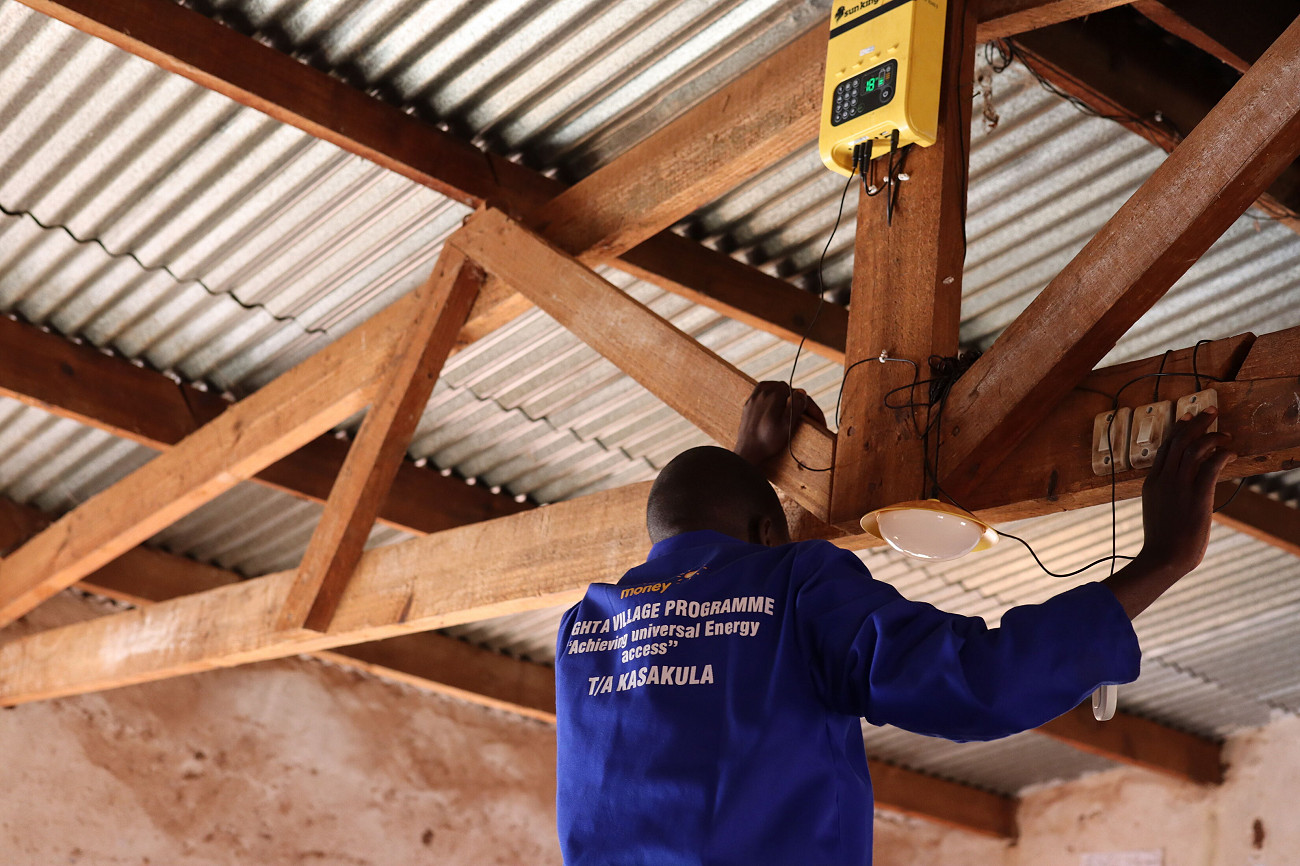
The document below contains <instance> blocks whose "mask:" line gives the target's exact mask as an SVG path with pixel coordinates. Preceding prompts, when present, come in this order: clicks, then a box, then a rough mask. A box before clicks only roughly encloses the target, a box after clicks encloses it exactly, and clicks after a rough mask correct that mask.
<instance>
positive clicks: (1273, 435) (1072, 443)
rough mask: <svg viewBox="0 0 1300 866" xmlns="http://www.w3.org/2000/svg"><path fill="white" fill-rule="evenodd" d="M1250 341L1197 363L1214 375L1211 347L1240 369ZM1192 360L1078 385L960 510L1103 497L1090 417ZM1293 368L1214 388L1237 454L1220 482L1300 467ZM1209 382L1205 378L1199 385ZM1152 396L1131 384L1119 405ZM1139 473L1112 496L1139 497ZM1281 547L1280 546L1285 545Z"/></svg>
mask: <svg viewBox="0 0 1300 866" xmlns="http://www.w3.org/2000/svg"><path fill="white" fill-rule="evenodd" d="M1248 340H1249V336H1248V335H1247V336H1246V337H1237V338H1232V339H1230V340H1222V341H1216V343H1214V344H1207V345H1203V346H1201V349H1200V352H1199V358H1198V364H1197V366H1198V368H1199V370H1200V372H1201V374H1202V375H1203V376H1204V375H1209V376H1214V375H1216V374H1215V373H1213V372H1210V371H1212V370H1213V369H1215V366H1216V362H1215V361H1214V360H1213V358H1214V355H1215V354H1216V351H1217V352H1221V353H1222V357H1223V358H1224V359H1226V360H1227V362H1228V364H1229V366H1231V364H1233V363H1235V364H1240V363H1241V361H1240V350H1241V348H1242V347H1243V345H1244V346H1246V347H1248V346H1249V343H1248V342H1247V341H1248ZM1190 354H1191V350H1190V349H1188V350H1184V351H1183V352H1180V353H1177V354H1176V355H1172V354H1171V356H1170V357H1169V358H1168V359H1164V358H1161V357H1157V358H1149V359H1146V360H1145V361H1141V362H1134V363H1132V364H1125V365H1121V366H1120V367H1116V368H1108V369H1106V370H1100V371H1098V372H1097V373H1095V374H1093V375H1092V376H1089V377H1088V378H1086V379H1084V381H1083V382H1082V383H1081V385H1080V387H1079V388H1077V389H1075V390H1074V391H1072V392H1070V394H1069V395H1067V397H1066V398H1065V399H1064V400H1063V401H1062V402H1061V403H1060V404H1059V405H1058V406H1057V408H1056V409H1055V410H1053V411H1052V413H1051V414H1050V415H1049V416H1048V417H1047V418H1046V419H1045V420H1044V421H1043V422H1041V423H1040V424H1039V426H1038V427H1037V428H1035V430H1034V432H1033V435H1032V436H1031V437H1030V438H1029V439H1028V440H1027V441H1025V442H1024V443H1023V445H1022V447H1021V448H1020V449H1019V450H1018V451H1016V452H1015V453H1014V454H1012V455H1011V456H1010V457H1008V458H1007V459H1006V460H1005V461H1003V463H1002V464H1001V465H999V466H998V467H997V468H996V470H995V471H994V472H993V473H992V474H991V475H990V477H989V478H988V479H987V480H986V481H985V482H984V483H983V484H982V485H980V486H979V487H978V488H977V489H976V490H974V491H972V492H971V493H970V494H969V496H967V497H966V498H964V499H962V500H961V502H962V504H963V505H965V506H967V507H969V508H972V509H974V510H975V511H976V512H977V513H979V514H981V515H982V516H984V517H986V518H987V519H990V520H1018V519H1021V518H1026V517H1036V516H1039V515H1042V514H1049V513H1052V512H1057V511H1067V510H1070V509H1073V508H1082V507H1084V506H1087V505H1097V504H1099V503H1102V502H1107V501H1109V500H1110V497H1111V478H1110V477H1109V476H1097V475H1094V474H1093V472H1092V466H1091V456H1090V454H1089V450H1090V448H1091V433H1092V419H1093V418H1095V417H1096V416H1097V414H1099V413H1101V412H1105V411H1107V410H1109V409H1110V407H1111V405H1112V399H1111V396H1109V395H1113V394H1114V393H1115V392H1116V390H1117V389H1118V388H1119V387H1120V386H1121V385H1123V384H1124V383H1125V382H1127V381H1130V380H1132V379H1134V378H1136V377H1137V376H1139V375H1142V374H1144V373H1154V372H1156V371H1157V370H1158V369H1159V368H1160V364H1161V363H1165V364H1166V367H1165V370H1166V371H1167V372H1175V371H1177V372H1190V366H1191V365H1190V363H1189V357H1190ZM1234 357H1235V360H1233V359H1234ZM1247 358H1249V356H1247ZM1292 363H1293V369H1294V370H1295V371H1296V372H1295V373H1293V374H1292V375H1291V376H1290V377H1289V378H1264V379H1245V378H1243V377H1242V376H1241V375H1240V374H1238V376H1237V378H1236V379H1235V380H1233V381H1228V382H1215V383H1213V387H1214V388H1215V389H1216V390H1217V391H1218V393H1219V402H1220V418H1219V423H1220V428H1221V429H1223V430H1225V431H1227V432H1229V433H1231V434H1232V436H1233V441H1232V448H1233V450H1234V451H1236V452H1237V454H1238V455H1240V456H1239V458H1238V459H1237V460H1236V461H1235V462H1233V463H1230V464H1228V466H1227V467H1226V468H1225V469H1224V471H1223V473H1222V475H1221V477H1222V478H1224V479H1235V478H1241V477H1245V476H1251V475H1257V474H1260V473H1264V472H1272V471H1276V470H1282V469H1294V468H1296V467H1297V466H1300V429H1297V427H1296V425H1295V424H1294V422H1293V421H1290V420H1288V419H1289V418H1293V416H1294V412H1295V409H1294V406H1295V401H1296V399H1298V398H1300V388H1298V387H1297V384H1296V381H1297V377H1300V358H1297V359H1293V362H1292ZM1243 369H1244V368H1243ZM1224 378H1231V377H1230V376H1225V377H1224ZM1147 381H1148V382H1152V381H1153V380H1147ZM1179 382H1181V383H1182V384H1178V383H1179ZM1210 384H1211V383H1209V382H1206V381H1204V380H1203V381H1202V386H1203V387H1204V386H1208V385H1210ZM1195 387H1196V386H1195V384H1194V380H1193V379H1192V377H1190V376H1188V377H1187V378H1185V379H1183V378H1179V379H1166V380H1164V384H1163V385H1162V386H1161V392H1160V394H1161V396H1162V397H1163V398H1164V399H1171V398H1174V397H1178V396H1181V395H1183V394H1187V393H1191V392H1192V391H1193V390H1194V389H1195ZM1085 389H1087V390H1085ZM1153 391H1154V384H1146V385H1135V386H1133V387H1131V388H1129V389H1127V390H1126V391H1125V392H1124V395H1123V396H1122V397H1121V400H1120V405H1123V406H1138V405H1141V404H1143V403H1149V402H1151V401H1152V399H1153V397H1154V396H1155V395H1154V394H1153ZM1096 392H1101V393H1096ZM1145 475H1146V473H1145V471H1144V470H1141V469H1136V470H1129V471H1127V472H1121V473H1118V474H1117V475H1116V476H1115V495H1116V496H1117V497H1118V498H1120V499H1128V498H1132V497H1135V496H1138V495H1139V494H1140V492H1141V487H1142V481H1143V479H1144V478H1145ZM1233 486H1234V487H1235V486H1236V485H1233ZM1243 495H1246V493H1245V491H1243ZM1248 498H1249V497H1248ZM1261 533H1263V536H1265V537H1266V536H1267V530H1266V529H1265V528H1261ZM1284 538H1285V536H1283V539H1281V540H1284ZM1279 546H1282V547H1284V548H1285V544H1281V543H1280V544H1279Z"/></svg>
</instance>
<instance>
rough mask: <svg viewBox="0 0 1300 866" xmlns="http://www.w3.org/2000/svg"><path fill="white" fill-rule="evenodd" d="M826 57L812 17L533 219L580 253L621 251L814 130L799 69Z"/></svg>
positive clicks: (811, 99) (816, 99) (809, 87)
mask: <svg viewBox="0 0 1300 866" xmlns="http://www.w3.org/2000/svg"><path fill="white" fill-rule="evenodd" d="M825 59H826V31H825V27H824V26H817V27H813V28H812V29H810V30H808V31H806V32H805V33H804V34H803V35H802V36H800V37H799V38H798V39H796V40H795V41H794V42H792V43H790V45H789V46H787V47H786V48H785V49H784V50H783V51H781V52H780V53H778V54H775V55H773V56H771V57H769V58H767V59H766V60H764V61H762V62H760V63H759V64H758V65H757V66H755V67H754V68H753V69H751V70H749V71H748V72H746V73H745V74H744V75H742V76H740V77H739V78H737V79H736V80H734V81H732V82H731V83H729V84H728V85H726V86H725V87H723V88H722V89H721V90H720V91H719V92H717V93H715V94H714V95H712V96H710V97H709V98H708V99H706V100H704V102H702V103H700V104H699V105H698V106H696V107H695V108H693V109H691V110H690V111H688V112H686V113H685V114H683V115H682V116H681V117H679V118H677V119H676V120H674V121H673V122H671V123H669V124H668V125H666V126H665V127H663V128H662V129H660V130H659V131H658V132H656V133H654V134H652V135H651V136H649V137H648V138H646V139H644V140H643V141H640V142H638V143H637V144H635V145H634V146H633V147H631V148H630V149H629V150H627V151H626V152H624V153H622V154H620V155H619V156H618V157H617V158H616V159H614V160H613V161H611V162H610V163H609V164H608V165H605V166H603V167H602V168H600V169H599V170H598V171H596V172H595V173H593V174H591V175H589V176H588V177H586V178H584V179H583V180H582V181H580V182H579V183H577V184H576V185H574V186H573V187H571V188H570V189H568V190H566V191H565V192H563V193H561V194H560V195H559V196H558V197H557V198H556V199H555V200H554V201H552V202H550V203H549V204H547V205H546V207H545V208H543V209H542V211H541V214H540V215H539V217H538V219H537V220H536V221H535V223H534V224H533V225H532V227H533V228H534V229H535V230H536V231H537V232H538V233H539V234H541V235H543V236H544V237H545V238H546V239H547V240H549V241H550V242H551V243H553V244H555V245H556V246H557V247H559V248H560V249H562V250H564V251H566V252H569V253H572V254H573V255H577V256H578V257H579V258H581V259H582V260H583V261H586V262H603V261H607V260H609V259H611V258H614V257H616V256H620V255H622V254H623V253H625V252H627V251H628V250H629V249H631V248H632V247H633V246H635V245H636V244H638V243H640V242H641V241H643V240H646V239H647V238H649V237H651V236H653V235H654V234H656V233H657V232H659V231H660V230H661V229H665V228H668V227H669V226H671V225H673V224H674V223H675V222H677V221H678V220H679V219H681V218H682V217H684V216H686V215H688V214H690V213H693V212H694V211H696V210H697V209H699V208H700V207H703V206H704V205H707V204H709V203H710V202H712V201H713V200H714V199H716V198H718V197H719V196H720V195H722V194H724V193H726V192H729V191H731V190H732V189H734V188H735V187H736V186H737V185H739V184H740V183H741V182H742V181H744V180H745V179H746V178H748V177H750V176H751V175H753V174H755V173H756V172H757V171H760V170H761V169H762V168H764V167H766V166H768V165H771V164H773V163H775V162H777V161H779V160H780V159H782V158H784V157H786V156H788V155H790V154H792V153H794V152H795V151H797V150H798V149H800V148H801V147H804V146H806V145H807V144H808V143H809V142H810V141H812V140H814V139H815V138H816V137H817V123H818V109H819V107H820V106H821V96H822V76H821V75H804V74H799V73H800V72H801V71H802V70H812V69H818V68H819V67H821V65H822V64H823V63H825ZM579 254H581V255H579Z"/></svg>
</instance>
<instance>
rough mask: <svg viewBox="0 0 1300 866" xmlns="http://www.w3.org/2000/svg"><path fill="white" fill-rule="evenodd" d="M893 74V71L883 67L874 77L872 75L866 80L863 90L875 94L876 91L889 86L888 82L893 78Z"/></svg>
mask: <svg viewBox="0 0 1300 866" xmlns="http://www.w3.org/2000/svg"><path fill="white" fill-rule="evenodd" d="M893 73H894V70H892V69H890V68H889V67H885V68H884V69H882V70H880V71H879V72H877V73H876V74H875V75H873V76H872V77H870V78H868V79H867V80H866V83H865V84H864V85H863V87H864V89H865V90H866V92H867V93H875V92H876V91H877V90H880V89H882V88H884V87H886V86H887V85H888V84H889V82H890V80H891V79H892V78H893V77H894V74H893Z"/></svg>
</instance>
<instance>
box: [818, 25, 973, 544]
mask: <svg viewBox="0 0 1300 866" xmlns="http://www.w3.org/2000/svg"><path fill="white" fill-rule="evenodd" d="M975 6H976V4H975V3H973V2H971V3H968V2H964V0H952V2H951V3H950V4H949V10H948V27H947V32H946V33H945V35H944V71H943V85H942V86H943V90H942V95H941V98H940V103H939V115H940V120H939V136H938V141H936V142H935V143H934V144H933V145H931V146H930V147H925V148H918V147H913V148H912V152H911V153H910V154H909V156H908V159H907V164H906V168H907V173H908V174H909V176H910V180H907V181H904V182H903V183H902V186H901V189H900V191H899V195H898V207H897V209H896V211H895V213H894V216H893V222H892V225H891V224H889V223H888V222H887V221H886V206H885V205H886V203H885V197H886V196H887V195H888V194H889V191H888V189H883V190H882V191H881V192H880V194H879V195H877V196H875V197H874V198H873V197H868V196H866V195H863V196H862V197H861V198H860V199H859V200H858V228H857V240H856V242H855V244H854V250H853V254H854V267H853V294H852V297H851V300H850V304H851V306H850V309H849V334H848V342H847V346H846V351H845V362H846V369H849V373H848V376H847V379H846V381H845V385H844V396H843V398H842V399H843V407H844V408H843V413H842V415H841V420H840V427H839V432H838V440H837V446H836V452H835V473H834V477H833V479H832V482H831V522H832V523H835V524H837V525H840V526H845V527H851V528H854V529H856V527H857V521H858V519H859V518H860V517H861V516H862V515H863V514H864V513H865V512H867V511H870V510H871V509H873V508H877V507H879V506H881V505H887V504H889V503H891V502H898V501H900V500H906V499H916V498H918V497H924V496H928V495H929V493H928V491H923V489H922V484H921V480H922V465H923V461H924V460H925V455H924V453H923V450H922V442H921V437H919V436H918V435H917V433H916V427H915V423H919V424H920V426H921V427H924V426H925V424H926V418H927V415H926V412H925V410H924V409H921V410H917V411H915V412H914V411H913V410H910V409H889V408H886V407H885V405H884V397H885V394H886V393H887V392H888V391H889V390H891V389H893V388H898V387H901V386H905V385H907V384H908V383H910V382H911V381H912V380H913V368H912V367H911V366H910V365H908V364H905V363H899V362H885V363H878V362H876V361H873V360H871V359H873V358H875V357H877V356H878V355H880V353H881V352H885V353H887V354H888V355H889V356H890V357H894V358H905V359H907V360H909V361H912V362H914V363H915V364H916V365H917V367H918V368H919V372H918V374H917V376H916V378H918V379H928V378H929V368H928V365H927V359H928V358H929V357H930V356H931V355H932V354H933V355H940V356H948V355H955V354H956V352H957V329H958V325H959V323H960V321H961V278H962V264H963V262H964V260H965V256H966V242H965V236H964V232H965V228H964V226H965V211H966V181H967V174H968V165H969V155H970V109H971V80H972V77H973V75H974V63H975V21H976V14H975ZM883 161H884V160H880V161H878V163H877V169H878V171H879V173H880V174H881V176H883V174H884V169H883V168H882V167H881V166H880V165H879V162H883ZM855 182H856V181H855ZM853 365H857V366H853ZM926 393H927V391H926V389H925V387H924V386H922V388H920V389H919V390H918V391H917V393H916V394H915V395H912V394H910V393H909V392H908V391H903V392H901V393H898V394H895V395H894V396H893V397H892V398H891V402H896V403H908V402H911V401H912V400H913V399H915V400H916V401H918V402H923V401H924V400H925V399H926V396H925V395H926Z"/></svg>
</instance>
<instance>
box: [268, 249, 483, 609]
mask: <svg viewBox="0 0 1300 866" xmlns="http://www.w3.org/2000/svg"><path fill="white" fill-rule="evenodd" d="M482 284H483V274H482V272H481V271H479V270H478V268H477V267H475V266H474V265H473V264H471V263H467V262H466V259H465V256H464V255H463V254H462V253H461V252H460V251H458V250H457V249H455V247H452V246H444V247H443V253H442V255H441V256H440V257H439V258H438V263H437V265H436V266H435V267H434V269H433V274H432V275H431V276H430V277H429V279H428V280H427V281H425V283H424V284H423V285H422V286H420V287H419V288H418V289H416V290H415V293H414V296H415V310H414V318H413V319H412V320H411V323H410V326H409V328H408V329H407V331H406V333H404V334H403V335H402V336H401V338H400V339H399V340H398V341H397V342H396V343H395V344H394V346H393V350H392V352H391V355H390V357H389V372H388V378H387V380H386V381H385V382H384V385H383V387H382V388H381V389H380V390H379V392H378V394H377V395H376V398H375V402H374V403H373V404H372V405H371V407H370V410H369V411H368V412H367V413H366V417H365V420H364V421H363V422H362V424H361V430H360V432H359V433H358V435H357V438H356V439H355V440H354V441H353V443H352V447H351V448H350V449H349V450H348V456H347V459H346V460H345V461H344V463H343V468H342V470H341V471H340V472H339V475H338V478H337V479H335V482H334V487H333V489H331V490H330V496H329V500H328V501H327V502H326V504H325V512H324V514H322V515H321V519H320V523H318V524H317V525H316V530H315V531H314V532H313V533H312V537H311V542H310V543H309V544H308V545H307V552H306V553H305V554H304V555H303V558H302V562H301V563H300V564H299V565H298V571H297V575H296V577H295V579H294V583H293V587H292V588H291V589H290V590H289V595H288V597H287V598H286V599H285V603H284V608H283V609H282V610H281V613H280V620H279V624H280V627H281V628H285V629H293V628H298V627H305V628H308V629H311V630H313V631H326V630H327V629H328V628H329V625H330V622H331V620H332V619H333V618H334V612H335V610H337V608H338V604H339V599H340V598H342V596H343V592H344V590H345V589H346V588H347V585H348V581H349V580H350V579H351V577H352V572H353V571H354V570H355V569H356V565H357V562H358V560H360V559H361V551H362V549H363V548H364V547H365V543H366V539H367V538H368V537H369V535H370V530H371V527H373V526H374V523H375V518H376V517H377V516H378V514H379V508H380V506H381V505H382V504H383V502H384V498H385V497H386V496H387V495H388V490H389V488H390V487H391V486H392V484H393V479H394V477H395V476H396V475H397V468H398V466H400V465H401V463H402V458H403V457H404V456H405V454H406V449H407V447H408V446H409V444H410V441H411V436H412V435H414V433H415V427H416V425H417V424H418V423H419V421H420V416H421V414H422V413H423V411H424V407H425V405H426V404H427V403H428V402H429V395H430V394H432V393H433V386H434V384H435V383H436V382H437V381H438V376H439V374H440V373H441V372H442V366H443V364H445V363H446V361H447V355H448V354H449V353H450V351H451V347H452V346H453V345H454V344H455V341H456V335H457V334H458V333H460V329H461V327H462V326H463V325H464V324H465V318H466V317H467V316H468V315H469V311H470V307H471V306H472V305H473V303H474V298H475V297H476V296H477V294H478V291H479V288H480V287H481V286H482Z"/></svg>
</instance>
